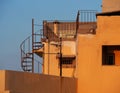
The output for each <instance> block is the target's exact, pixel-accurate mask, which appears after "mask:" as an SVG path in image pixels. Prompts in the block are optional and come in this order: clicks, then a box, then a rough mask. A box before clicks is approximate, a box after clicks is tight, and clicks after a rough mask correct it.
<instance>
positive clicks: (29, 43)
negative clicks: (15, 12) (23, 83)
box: [20, 19, 43, 73]
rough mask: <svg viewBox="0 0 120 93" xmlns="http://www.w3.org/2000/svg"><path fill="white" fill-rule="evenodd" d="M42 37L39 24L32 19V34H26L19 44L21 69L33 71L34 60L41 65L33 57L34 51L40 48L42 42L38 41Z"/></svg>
mask: <svg viewBox="0 0 120 93" xmlns="http://www.w3.org/2000/svg"><path fill="white" fill-rule="evenodd" d="M35 26H39V30H37V31H35ZM42 37H43V30H42V26H41V25H36V24H34V19H32V35H30V36H28V37H27V38H26V39H25V40H24V41H23V42H22V43H21V45H20V50H21V67H22V70H23V71H26V72H33V73H34V64H35V62H37V63H39V64H41V65H42V62H40V61H39V60H37V59H35V56H34V55H35V54H36V53H35V52H34V50H35V51H37V50H39V49H41V48H42V47H43V44H42V43H41V42H40V40H41V38H42Z"/></svg>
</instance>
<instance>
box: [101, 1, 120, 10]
mask: <svg viewBox="0 0 120 93" xmlns="http://www.w3.org/2000/svg"><path fill="white" fill-rule="evenodd" d="M118 10H120V0H103V1H102V11H103V12H110V11H118Z"/></svg>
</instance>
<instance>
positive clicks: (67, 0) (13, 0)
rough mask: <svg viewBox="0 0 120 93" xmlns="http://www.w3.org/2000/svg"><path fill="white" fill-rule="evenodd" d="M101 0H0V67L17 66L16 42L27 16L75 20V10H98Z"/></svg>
mask: <svg viewBox="0 0 120 93" xmlns="http://www.w3.org/2000/svg"><path fill="white" fill-rule="evenodd" d="M101 2H102V0H0V32H1V33H0V69H7V70H21V67H20V48H19V47H20V44H21V42H22V41H23V40H24V39H25V38H26V37H27V36H29V35H30V34H31V20H32V18H34V19H35V23H38V24H42V21H43V20H75V18H76V14H77V11H78V10H97V11H98V12H100V11H101V7H100V6H101V4H102V3H101Z"/></svg>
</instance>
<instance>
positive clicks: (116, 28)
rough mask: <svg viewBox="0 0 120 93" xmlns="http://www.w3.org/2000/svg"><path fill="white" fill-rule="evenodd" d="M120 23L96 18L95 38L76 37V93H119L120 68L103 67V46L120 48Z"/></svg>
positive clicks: (104, 17) (86, 36) (111, 19)
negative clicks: (118, 46) (119, 46)
mask: <svg viewBox="0 0 120 93" xmlns="http://www.w3.org/2000/svg"><path fill="white" fill-rule="evenodd" d="M119 20H120V17H119V16H98V17H97V21H98V22H97V33H96V35H90V34H88V35H83V34H80V35H78V38H77V41H78V42H77V43H78V47H77V49H78V52H77V62H78V63H77V64H78V74H77V76H78V93H120V89H119V86H120V66H118V65H102V45H120V22H119Z"/></svg>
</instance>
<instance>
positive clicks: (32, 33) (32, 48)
mask: <svg viewBox="0 0 120 93" xmlns="http://www.w3.org/2000/svg"><path fill="white" fill-rule="evenodd" d="M33 49H34V19H32V50H33ZM32 73H34V53H33V52H32Z"/></svg>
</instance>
